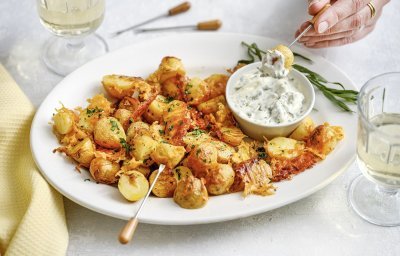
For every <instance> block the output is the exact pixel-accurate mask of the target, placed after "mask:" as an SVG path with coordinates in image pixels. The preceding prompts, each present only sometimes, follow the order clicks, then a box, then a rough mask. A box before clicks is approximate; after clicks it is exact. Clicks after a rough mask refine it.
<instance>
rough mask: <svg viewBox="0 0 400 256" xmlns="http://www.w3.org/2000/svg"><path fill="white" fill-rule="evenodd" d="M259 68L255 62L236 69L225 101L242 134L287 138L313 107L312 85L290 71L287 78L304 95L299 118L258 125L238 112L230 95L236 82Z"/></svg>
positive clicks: (229, 83)
mask: <svg viewBox="0 0 400 256" xmlns="http://www.w3.org/2000/svg"><path fill="white" fill-rule="evenodd" d="M260 66H261V62H255V63H252V64H249V65H246V66H244V67H242V68H240V69H238V70H237V71H236V72H235V73H233V74H232V75H231V77H230V78H229V80H228V83H227V85H226V95H225V96H226V101H227V103H228V106H229V108H230V109H231V111H232V113H233V115H234V117H235V119H236V121H237V122H238V123H239V126H240V128H241V129H242V130H243V132H244V133H245V134H246V135H247V136H249V137H252V138H254V139H256V140H263V139H264V137H266V138H268V139H271V138H274V137H279V136H285V137H286V136H288V135H289V134H290V133H291V132H292V131H293V130H294V129H296V127H297V126H298V125H299V124H300V123H301V121H303V119H304V118H305V117H306V116H307V115H309V114H310V112H311V111H312V109H313V107H314V102H315V92H314V88H313V86H312V84H311V83H310V81H308V79H307V78H306V77H305V76H304V75H303V74H301V73H300V72H299V71H297V70H295V69H293V68H292V69H291V70H290V72H289V74H288V78H293V79H294V80H295V81H296V82H297V84H298V85H299V86H298V87H299V88H298V89H299V91H300V92H301V93H302V94H303V95H304V101H303V112H302V114H301V115H300V116H298V117H297V118H296V119H294V120H292V121H290V122H283V123H279V124H260V123H256V122H254V120H251V119H250V118H249V117H247V116H246V115H244V114H242V113H241V112H240V109H238V107H237V106H236V105H235V103H234V102H233V100H232V97H233V96H232V95H233V93H234V91H235V85H236V83H237V81H238V80H239V79H240V78H241V77H242V76H243V75H244V74H247V73H250V72H252V71H255V70H256V69H257V68H258V67H260Z"/></svg>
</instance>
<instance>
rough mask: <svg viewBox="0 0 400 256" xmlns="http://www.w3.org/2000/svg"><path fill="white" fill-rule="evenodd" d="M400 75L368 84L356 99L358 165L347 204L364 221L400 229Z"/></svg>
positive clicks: (391, 74) (385, 75) (377, 79)
mask: <svg viewBox="0 0 400 256" xmlns="http://www.w3.org/2000/svg"><path fill="white" fill-rule="evenodd" d="M399 99H400V72H393V73H386V74H382V75H379V76H376V77H374V78H372V79H371V80H369V81H368V82H367V83H366V84H365V85H364V86H363V87H362V89H361V91H360V93H359V96H358V102H357V105H358V134H357V139H358V140H357V164H358V166H359V168H360V169H361V172H362V174H363V175H360V176H359V177H357V178H356V179H354V181H353V182H352V184H351V186H350V189H349V201H350V204H351V206H352V207H353V209H354V210H355V211H356V212H357V213H358V214H359V215H360V216H361V217H362V218H364V219H365V220H367V221H369V222H371V223H373V224H376V225H380V226H398V225H400V104H399Z"/></svg>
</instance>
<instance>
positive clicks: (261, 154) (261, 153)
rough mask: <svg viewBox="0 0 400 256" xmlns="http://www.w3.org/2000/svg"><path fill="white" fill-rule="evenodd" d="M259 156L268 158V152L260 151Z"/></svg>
mask: <svg viewBox="0 0 400 256" xmlns="http://www.w3.org/2000/svg"><path fill="white" fill-rule="evenodd" d="M258 157H259V158H266V157H267V154H266V153H265V152H258Z"/></svg>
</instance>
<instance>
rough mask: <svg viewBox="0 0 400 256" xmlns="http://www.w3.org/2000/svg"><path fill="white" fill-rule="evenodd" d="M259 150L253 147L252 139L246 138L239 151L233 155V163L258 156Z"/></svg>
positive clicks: (238, 148) (238, 147)
mask: <svg viewBox="0 0 400 256" xmlns="http://www.w3.org/2000/svg"><path fill="white" fill-rule="evenodd" d="M257 157H258V154H257V151H256V150H255V149H254V148H253V147H252V141H251V139H249V138H245V139H244V140H243V141H242V142H241V143H240V145H239V146H237V151H236V152H235V153H233V155H232V159H231V161H232V163H233V164H239V163H241V162H244V161H247V160H249V159H252V158H257Z"/></svg>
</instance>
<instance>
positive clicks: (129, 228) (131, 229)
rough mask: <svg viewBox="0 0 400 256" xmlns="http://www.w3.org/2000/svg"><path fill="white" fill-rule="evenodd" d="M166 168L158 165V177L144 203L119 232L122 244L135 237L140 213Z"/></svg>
mask: <svg viewBox="0 0 400 256" xmlns="http://www.w3.org/2000/svg"><path fill="white" fill-rule="evenodd" d="M164 169H165V165H163V164H160V166H159V167H158V173H157V175H156V177H155V178H154V180H153V183H151V186H150V188H149V191H147V194H146V196H145V197H144V198H143V200H142V203H141V204H140V206H139V209H138V210H137V211H136V213H135V215H134V216H133V217H132V218H130V219H129V221H128V222H127V223H126V225H125V226H124V227H123V228H122V230H121V232H120V233H119V237H118V240H119V242H120V243H121V244H127V243H129V241H131V240H132V237H133V233H135V230H136V227H137V225H138V223H139V219H138V217H139V214H140V212H141V211H142V209H143V206H144V204H145V203H146V201H147V198H148V197H149V195H150V193H151V191H152V190H153V188H154V185H155V184H156V181H157V179H158V177H159V176H160V173H162V171H164Z"/></svg>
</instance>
